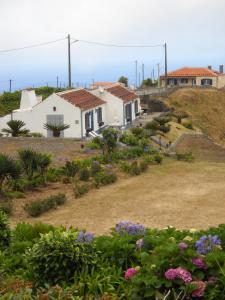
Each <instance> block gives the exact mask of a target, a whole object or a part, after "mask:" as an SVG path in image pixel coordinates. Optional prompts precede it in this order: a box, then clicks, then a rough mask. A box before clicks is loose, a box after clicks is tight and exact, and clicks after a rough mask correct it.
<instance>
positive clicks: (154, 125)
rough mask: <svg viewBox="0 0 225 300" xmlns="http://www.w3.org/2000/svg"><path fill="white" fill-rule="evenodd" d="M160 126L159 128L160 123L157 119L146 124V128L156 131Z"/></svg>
mask: <svg viewBox="0 0 225 300" xmlns="http://www.w3.org/2000/svg"><path fill="white" fill-rule="evenodd" d="M158 128H159V123H158V122H156V121H155V120H153V121H150V122H148V123H146V124H145V129H151V130H154V131H156V130H158Z"/></svg>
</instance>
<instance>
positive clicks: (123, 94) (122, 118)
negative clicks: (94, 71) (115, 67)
mask: <svg viewBox="0 0 225 300" xmlns="http://www.w3.org/2000/svg"><path fill="white" fill-rule="evenodd" d="M92 93H93V94H95V95H96V96H97V97H99V98H101V99H102V100H104V101H105V102H106V120H107V124H108V125H115V126H126V125H128V124H131V123H132V122H133V121H134V120H135V119H137V118H138V116H139V115H140V111H141V106H140V98H139V97H138V96H137V95H136V94H135V93H134V92H133V91H130V90H129V89H128V88H125V87H124V86H122V85H120V84H114V85H112V86H109V87H106V88H102V87H100V88H99V89H96V90H93V91H92Z"/></svg>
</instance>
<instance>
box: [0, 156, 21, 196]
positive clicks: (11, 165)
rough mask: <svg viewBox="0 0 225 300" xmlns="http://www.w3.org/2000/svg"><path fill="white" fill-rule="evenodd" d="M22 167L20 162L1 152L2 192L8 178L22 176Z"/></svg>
mask: <svg viewBox="0 0 225 300" xmlns="http://www.w3.org/2000/svg"><path fill="white" fill-rule="evenodd" d="M20 173H21V169H20V167H19V164H18V163H17V162H16V161H15V160H14V159H12V158H11V157H9V156H8V155H5V154H0V193H1V192H2V188H3V184H4V182H5V181H6V180H8V179H10V178H12V179H16V178H18V177H19V176H20Z"/></svg>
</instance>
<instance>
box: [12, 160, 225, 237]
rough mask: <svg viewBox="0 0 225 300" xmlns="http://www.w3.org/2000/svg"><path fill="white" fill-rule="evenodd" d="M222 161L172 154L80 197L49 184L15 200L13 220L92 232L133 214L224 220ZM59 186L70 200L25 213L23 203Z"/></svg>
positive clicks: (142, 218)
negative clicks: (173, 157) (173, 156)
mask: <svg viewBox="0 0 225 300" xmlns="http://www.w3.org/2000/svg"><path fill="white" fill-rule="evenodd" d="M224 178H225V163H221V162H220V163H215V162H201V161H198V162H195V163H185V162H176V161H174V160H173V161H172V160H167V161H165V162H164V163H163V164H162V165H160V166H152V167H150V169H149V171H147V172H146V173H144V174H142V175H140V176H137V177H129V178H127V179H126V178H124V179H121V180H119V181H118V182H117V183H115V184H113V185H109V186H106V187H103V188H101V189H99V190H98V189H93V190H91V191H90V192H89V193H88V194H86V195H85V196H83V197H82V198H80V199H75V198H74V196H73V191H72V186H71V185H65V184H62V183H57V184H53V185H51V186H50V187H47V188H46V189H42V190H40V191H37V192H34V193H29V194H28V195H27V197H26V198H25V199H16V200H14V208H15V210H14V214H13V216H12V218H11V224H12V225H15V224H16V223H18V222H20V221H26V222H30V223H34V222H40V221H41V222H45V223H49V224H53V225H63V226H66V227H70V226H74V227H79V228H85V229H86V230H89V231H91V232H94V233H96V234H104V233H108V232H109V231H110V228H112V227H113V226H114V225H115V224H116V223H117V222H119V221H121V220H131V221H133V222H139V223H142V224H144V225H146V226H149V227H159V228H162V227H165V226H168V225H173V226H176V227H178V228H208V227H209V226H216V225H218V224H220V223H224V222H225V201H224V200H225V199H224V196H225V180H224ZM58 192H64V193H66V195H67V197H68V201H67V202H66V203H65V204H64V205H63V206H61V207H59V208H58V209H56V210H53V211H50V212H46V213H45V214H43V215H42V216H40V217H39V218H30V217H28V216H27V215H26V213H25V212H24V209H23V205H24V204H25V203H27V202H30V201H32V200H33V199H40V198H43V197H46V196H48V195H50V194H56V193H58Z"/></svg>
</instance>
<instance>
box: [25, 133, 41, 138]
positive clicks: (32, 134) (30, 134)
mask: <svg viewBox="0 0 225 300" xmlns="http://www.w3.org/2000/svg"><path fill="white" fill-rule="evenodd" d="M29 136H31V137H36V138H41V137H44V135H43V134H42V133H40V132H30V133H29Z"/></svg>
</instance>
